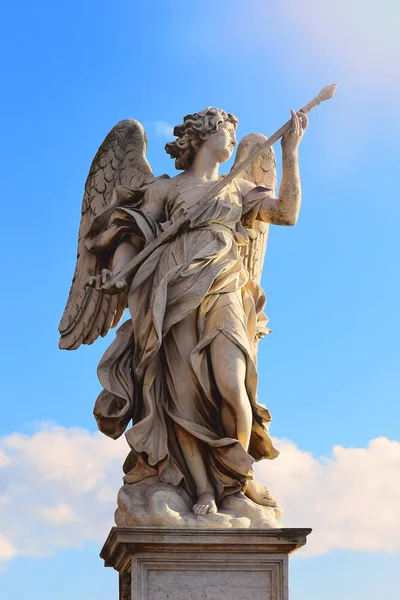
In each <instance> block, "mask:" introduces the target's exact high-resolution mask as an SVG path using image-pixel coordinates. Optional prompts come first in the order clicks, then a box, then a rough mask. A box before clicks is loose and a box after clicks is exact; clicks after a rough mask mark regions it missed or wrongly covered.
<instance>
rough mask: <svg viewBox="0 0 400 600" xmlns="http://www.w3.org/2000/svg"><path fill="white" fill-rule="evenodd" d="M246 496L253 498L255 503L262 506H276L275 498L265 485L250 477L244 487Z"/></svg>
mask: <svg viewBox="0 0 400 600" xmlns="http://www.w3.org/2000/svg"><path fill="white" fill-rule="evenodd" d="M246 496H248V497H249V498H250V500H253V502H255V503H256V504H262V505H263V506H271V507H272V508H275V507H276V500H275V498H274V497H273V496H272V494H271V492H270V491H269V490H268V488H267V487H265V485H262V484H261V483H258V482H257V481H256V480H255V479H251V480H250V481H249V482H248V484H247V488H246Z"/></svg>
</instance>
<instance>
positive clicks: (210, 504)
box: [192, 492, 218, 516]
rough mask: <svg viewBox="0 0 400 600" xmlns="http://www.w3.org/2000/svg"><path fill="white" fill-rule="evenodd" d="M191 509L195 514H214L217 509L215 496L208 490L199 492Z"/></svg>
mask: <svg viewBox="0 0 400 600" xmlns="http://www.w3.org/2000/svg"><path fill="white" fill-rule="evenodd" d="M192 511H193V512H194V514H195V515H199V516H202V515H206V514H207V513H210V514H215V513H216V512H217V511H218V509H217V505H216V503H215V498H214V495H213V494H210V493H209V492H205V493H204V494H200V496H199V497H198V498H197V502H196V504H194V505H193V507H192Z"/></svg>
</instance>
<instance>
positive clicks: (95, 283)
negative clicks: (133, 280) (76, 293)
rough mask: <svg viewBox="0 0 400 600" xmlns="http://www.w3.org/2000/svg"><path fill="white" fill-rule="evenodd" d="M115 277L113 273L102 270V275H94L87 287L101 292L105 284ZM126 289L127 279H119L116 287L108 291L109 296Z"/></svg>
mask: <svg viewBox="0 0 400 600" xmlns="http://www.w3.org/2000/svg"><path fill="white" fill-rule="evenodd" d="M113 277H114V274H113V273H112V271H109V270H108V269H102V271H101V273H100V275H94V276H92V277H89V279H88V282H87V284H86V285H87V286H89V287H92V288H94V289H95V290H100V289H102V286H103V285H104V284H105V283H107V281H110V279H112V278H113ZM125 288H126V281H125V279H119V280H118V281H116V283H115V285H113V286H112V287H111V288H109V289H107V294H119V293H120V292H121V291H122V290H123V289H125Z"/></svg>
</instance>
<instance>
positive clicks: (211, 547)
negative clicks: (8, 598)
mask: <svg viewBox="0 0 400 600" xmlns="http://www.w3.org/2000/svg"><path fill="white" fill-rule="evenodd" d="M310 531H311V530H310V529H269V530H260V529H258V530H256V529H252V530H249V529H246V530H245V531H243V530H241V531H240V530H237V529H236V530H235V529H228V530H225V531H223V530H221V529H219V530H218V529H209V530H206V531H201V530H198V529H197V530H196V529H166V528H161V529H157V528H139V527H137V528H134V527H133V528H130V527H114V528H113V529H112V530H111V532H110V534H109V536H108V538H107V541H106V543H105V545H104V547H103V550H102V552H101V555H100V556H101V557H102V558H103V559H104V562H105V566H107V567H114V569H116V570H117V571H118V572H119V581H120V591H119V600H172V599H173V600H227V599H229V600H288V597H289V596H288V589H289V586H288V556H289V554H290V553H291V552H293V551H294V550H296V549H297V548H300V547H301V546H303V545H304V544H305V543H306V537H307V535H308V534H309V533H310Z"/></svg>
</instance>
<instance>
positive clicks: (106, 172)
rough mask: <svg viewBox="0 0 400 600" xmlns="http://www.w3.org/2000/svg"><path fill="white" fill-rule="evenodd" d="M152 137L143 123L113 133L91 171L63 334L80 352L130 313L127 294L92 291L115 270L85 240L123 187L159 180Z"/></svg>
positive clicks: (63, 343)
mask: <svg viewBox="0 0 400 600" xmlns="http://www.w3.org/2000/svg"><path fill="white" fill-rule="evenodd" d="M146 148H147V139H146V133H145V131H144V129H143V127H142V125H141V124H140V123H138V121H134V120H133V119H126V120H124V121H120V122H119V123H117V125H115V127H113V129H111V131H110V133H109V134H108V135H107V137H106V138H105V140H104V142H103V143H102V144H101V146H100V148H99V149H98V151H97V153H96V156H95V157H94V159H93V162H92V164H91V166H90V170H89V175H88V177H87V179H86V183H85V191H84V195H83V202H82V217H81V222H80V227H79V233H78V253H77V263H76V268H75V273H74V277H73V280H72V285H71V289H70V292H69V296H68V301H67V304H66V307H65V310H64V314H63V316H62V319H61V322H60V325H59V331H60V334H61V338H60V343H59V346H60V348H62V349H66V350H75V349H76V348H78V347H79V346H80V345H81V344H92V343H93V342H94V341H95V340H96V339H97V338H98V337H99V335H101V336H105V335H106V334H107V332H108V331H109V330H110V329H111V328H112V327H115V326H116V325H117V324H118V322H119V321H120V319H121V317H122V315H123V312H124V310H125V308H126V296H125V293H121V294H116V295H108V294H104V293H103V292H102V291H101V290H95V289H94V288H92V287H87V286H86V283H87V281H88V279H89V277H90V276H92V275H95V276H96V275H99V274H100V273H101V270H102V269H103V268H109V265H108V264H106V263H107V262H108V260H107V259H106V258H104V257H101V256H100V255H98V254H94V253H93V252H91V251H89V250H88V249H87V247H86V245H85V236H86V235H87V233H88V232H89V229H90V228H91V226H92V224H93V221H94V219H95V218H96V217H98V215H100V214H101V213H103V212H104V211H105V210H107V209H109V208H110V205H111V201H112V192H113V189H114V188H115V187H116V186H117V185H125V186H128V187H130V188H133V189H135V188H139V187H140V186H141V185H143V183H145V182H146V183H150V182H151V181H152V180H153V179H155V178H154V176H153V172H152V170H151V167H150V164H149V163H148V162H147V160H146Z"/></svg>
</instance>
